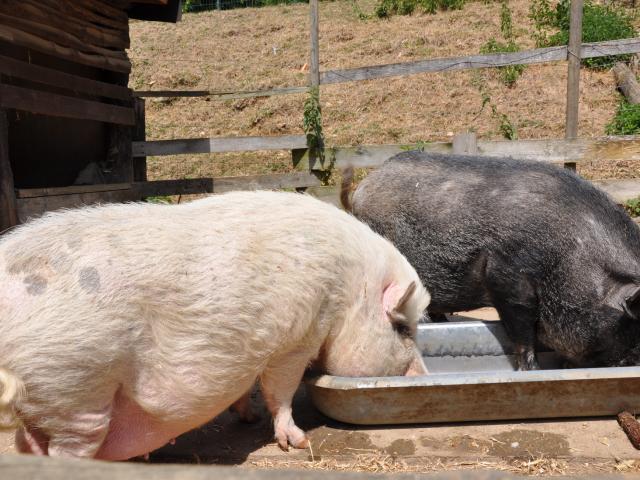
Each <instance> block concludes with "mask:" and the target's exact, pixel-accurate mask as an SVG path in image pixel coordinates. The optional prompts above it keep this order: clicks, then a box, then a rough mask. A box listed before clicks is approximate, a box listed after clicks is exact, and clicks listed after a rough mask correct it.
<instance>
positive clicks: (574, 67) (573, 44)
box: [565, 0, 583, 140]
mask: <svg viewBox="0 0 640 480" xmlns="http://www.w3.org/2000/svg"><path fill="white" fill-rule="evenodd" d="M582 6H583V0H571V20H570V22H571V23H570V25H569V45H568V47H567V60H568V61H569V67H568V75H567V123H566V130H565V138H566V139H567V140H573V139H575V138H577V137H578V106H579V102H580V60H581V58H580V57H581V52H580V50H581V48H582Z"/></svg>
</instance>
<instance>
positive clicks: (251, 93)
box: [133, 87, 309, 100]
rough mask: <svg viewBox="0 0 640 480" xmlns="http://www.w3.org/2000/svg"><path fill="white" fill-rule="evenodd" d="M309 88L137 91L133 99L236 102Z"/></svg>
mask: <svg viewBox="0 0 640 480" xmlns="http://www.w3.org/2000/svg"><path fill="white" fill-rule="evenodd" d="M308 91H309V87H286V88H273V89H270V90H247V91H241V92H220V91H216V90H138V91H135V92H133V96H134V97H149V98H150V97H168V98H172V97H211V98H212V99H214V100H237V99H241V98H253V97H272V96H275V95H291V94H297V93H306V92H308Z"/></svg>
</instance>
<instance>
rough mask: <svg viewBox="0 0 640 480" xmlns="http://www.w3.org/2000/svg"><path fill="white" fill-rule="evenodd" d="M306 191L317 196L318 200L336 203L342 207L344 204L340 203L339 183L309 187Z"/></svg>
mask: <svg viewBox="0 0 640 480" xmlns="http://www.w3.org/2000/svg"><path fill="white" fill-rule="evenodd" d="M305 193H307V194H309V195H311V196H313V197H316V198H317V199H318V200H322V201H323V202H327V203H330V204H332V205H335V206H336V207H340V208H342V204H341V203H340V186H339V185H331V186H326V187H325V186H320V187H309V188H307V190H306V191H305Z"/></svg>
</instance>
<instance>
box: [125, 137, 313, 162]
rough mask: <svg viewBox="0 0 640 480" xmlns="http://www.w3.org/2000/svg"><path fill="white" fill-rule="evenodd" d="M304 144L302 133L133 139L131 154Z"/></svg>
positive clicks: (290, 147) (237, 150) (175, 153)
mask: <svg viewBox="0 0 640 480" xmlns="http://www.w3.org/2000/svg"><path fill="white" fill-rule="evenodd" d="M306 145H307V139H306V137H305V136H304V135H282V136H279V137H223V138H187V139H180V140H155V141H148V142H133V156H134V157H144V156H149V157H152V156H162V155H185V154H192V153H219V152H250V151H259V150H291V149H294V148H303V147H305V146H306Z"/></svg>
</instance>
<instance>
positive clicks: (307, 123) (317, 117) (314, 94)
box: [302, 86, 335, 185]
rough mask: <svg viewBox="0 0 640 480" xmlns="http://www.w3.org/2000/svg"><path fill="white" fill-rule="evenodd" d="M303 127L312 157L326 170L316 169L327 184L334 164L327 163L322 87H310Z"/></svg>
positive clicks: (321, 179)
mask: <svg viewBox="0 0 640 480" xmlns="http://www.w3.org/2000/svg"><path fill="white" fill-rule="evenodd" d="M302 128H303V129H304V133H305V135H306V136H307V146H308V147H309V155H310V157H314V158H316V159H318V160H319V161H320V164H321V165H322V166H323V167H324V170H318V171H314V174H315V175H316V176H317V177H318V178H319V179H320V181H321V182H322V183H323V184H324V185H327V184H328V183H329V181H330V180H331V174H332V171H333V164H334V162H335V160H334V159H333V158H332V160H331V164H330V165H325V164H324V163H325V152H324V134H323V132H322V109H321V108H320V88H319V87H317V86H315V87H311V88H310V89H309V96H308V97H307V99H306V100H305V102H304V114H303V117H302Z"/></svg>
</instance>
